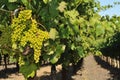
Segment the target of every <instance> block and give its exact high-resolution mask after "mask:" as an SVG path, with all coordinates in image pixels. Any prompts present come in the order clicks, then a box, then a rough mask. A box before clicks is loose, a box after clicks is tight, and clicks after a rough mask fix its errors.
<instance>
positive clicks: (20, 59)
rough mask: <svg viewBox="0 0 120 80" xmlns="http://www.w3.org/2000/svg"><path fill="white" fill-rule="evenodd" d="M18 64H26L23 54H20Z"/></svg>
mask: <svg viewBox="0 0 120 80" xmlns="http://www.w3.org/2000/svg"><path fill="white" fill-rule="evenodd" d="M18 64H19V66H22V65H24V64H25V62H24V60H23V57H22V56H19V59H18Z"/></svg>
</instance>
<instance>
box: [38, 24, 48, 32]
mask: <svg viewBox="0 0 120 80" xmlns="http://www.w3.org/2000/svg"><path fill="white" fill-rule="evenodd" d="M37 24H39V25H40V26H41V27H43V28H44V29H45V30H46V31H48V30H47V29H46V27H45V26H44V25H42V24H41V23H37Z"/></svg>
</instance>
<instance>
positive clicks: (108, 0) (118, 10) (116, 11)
mask: <svg viewBox="0 0 120 80" xmlns="http://www.w3.org/2000/svg"><path fill="white" fill-rule="evenodd" d="M98 1H100V4H101V5H102V6H104V5H108V4H110V5H111V4H113V2H118V1H119V2H120V0H98ZM100 15H109V16H113V15H118V16H120V5H115V6H114V7H113V8H110V9H108V10H106V11H102V12H100Z"/></svg>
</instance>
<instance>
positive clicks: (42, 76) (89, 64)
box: [0, 55, 120, 80]
mask: <svg viewBox="0 0 120 80" xmlns="http://www.w3.org/2000/svg"><path fill="white" fill-rule="evenodd" d="M15 67H16V66H15V65H13V64H12V65H9V66H8V70H6V72H5V70H3V69H4V66H3V65H2V66H0V80H24V77H23V76H22V74H20V73H18V72H16V69H15ZM60 71H61V66H60V65H59V66H57V77H58V78H57V80H60V77H61V74H60ZM49 75H50V66H44V67H41V68H40V69H39V70H38V71H37V78H36V80H50V77H49ZM71 76H72V79H73V80H120V69H117V68H114V67H112V66H110V65H109V64H108V63H106V62H104V61H102V60H101V59H100V58H99V57H94V56H92V55H90V56H88V57H86V58H85V59H84V62H83V65H82V69H80V70H78V71H77V74H76V75H71Z"/></svg>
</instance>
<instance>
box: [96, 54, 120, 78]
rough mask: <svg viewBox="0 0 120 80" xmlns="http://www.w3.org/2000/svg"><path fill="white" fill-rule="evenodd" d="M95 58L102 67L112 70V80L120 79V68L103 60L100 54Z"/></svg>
mask: <svg viewBox="0 0 120 80" xmlns="http://www.w3.org/2000/svg"><path fill="white" fill-rule="evenodd" d="M94 58H95V60H96V62H97V63H98V64H99V65H100V66H101V67H102V68H104V69H107V70H109V71H110V73H109V74H110V75H111V77H112V80H120V69H118V68H115V67H113V66H111V65H110V64H109V63H107V62H105V61H104V60H102V59H101V58H100V57H99V56H95V57H94ZM108 80H111V79H108Z"/></svg>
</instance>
